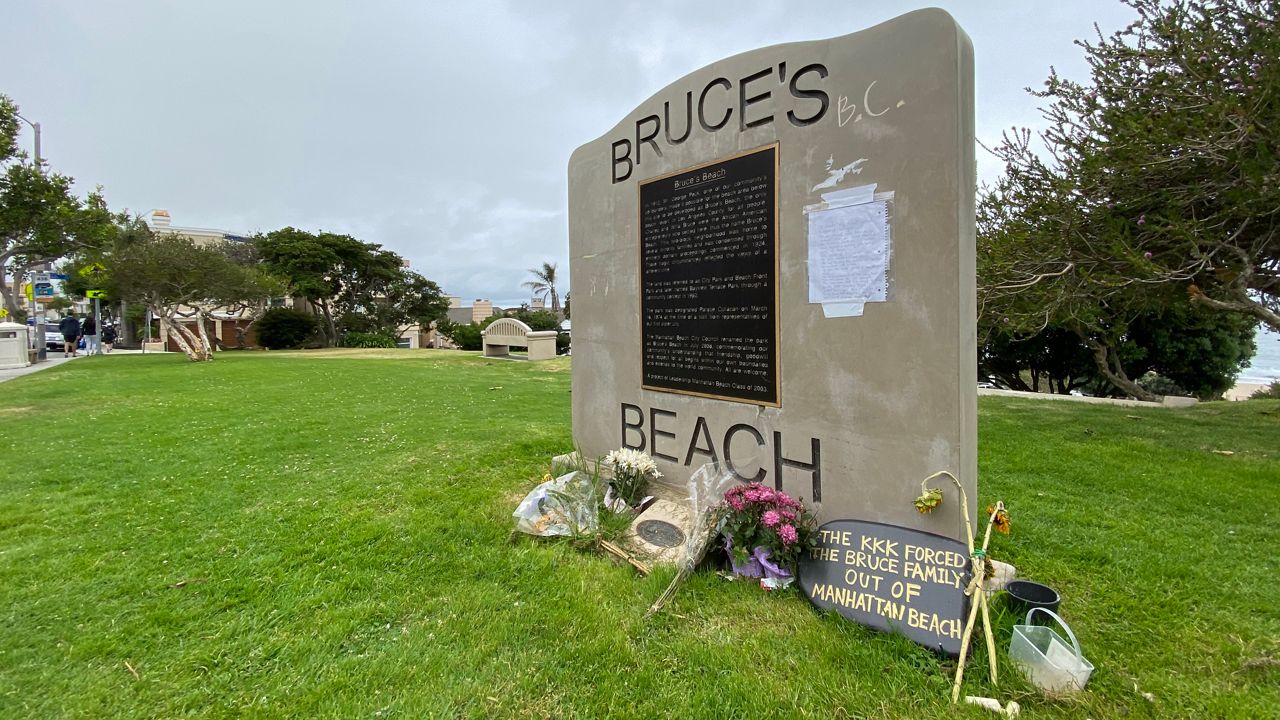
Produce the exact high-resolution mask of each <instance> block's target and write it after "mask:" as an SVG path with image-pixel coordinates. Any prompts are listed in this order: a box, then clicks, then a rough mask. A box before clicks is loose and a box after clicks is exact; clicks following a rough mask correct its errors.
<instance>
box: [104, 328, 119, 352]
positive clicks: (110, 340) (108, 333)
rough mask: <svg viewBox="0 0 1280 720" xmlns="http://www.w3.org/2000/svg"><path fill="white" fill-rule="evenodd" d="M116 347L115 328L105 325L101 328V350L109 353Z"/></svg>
mask: <svg viewBox="0 0 1280 720" xmlns="http://www.w3.org/2000/svg"><path fill="white" fill-rule="evenodd" d="M115 345H116V326H115V325H107V326H106V327H104V328H102V348H103V349H104V350H106V351H107V352H111V350H112V348H114V347H115Z"/></svg>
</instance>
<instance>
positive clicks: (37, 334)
mask: <svg viewBox="0 0 1280 720" xmlns="http://www.w3.org/2000/svg"><path fill="white" fill-rule="evenodd" d="M16 117H17V118H18V119H19V120H21V121H22V122H24V123H26V124H28V125H30V126H31V129H32V130H33V131H34V132H35V136H36V148H35V150H36V155H35V160H36V170H40V171H43V170H44V158H42V157H40V123H38V122H32V121H30V120H28V119H26V118H24V117H22V116H21V115H16ZM31 320H32V330H33V331H34V332H33V333H32V334H31V335H32V342H33V343H34V344H35V349H36V361H37V362H39V361H41V360H47V359H48V358H49V356H48V350H47V349H46V347H45V345H46V343H45V336H44V323H43V322H41V321H40V317H39V303H37V302H36V298H35V278H34V277H32V280H31Z"/></svg>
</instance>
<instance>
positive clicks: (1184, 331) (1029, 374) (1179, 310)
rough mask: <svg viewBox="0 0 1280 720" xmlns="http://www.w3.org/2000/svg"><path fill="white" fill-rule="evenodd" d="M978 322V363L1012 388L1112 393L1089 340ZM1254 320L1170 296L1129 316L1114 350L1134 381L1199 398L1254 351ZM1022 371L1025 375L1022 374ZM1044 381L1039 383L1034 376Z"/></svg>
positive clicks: (1058, 331)
mask: <svg viewBox="0 0 1280 720" xmlns="http://www.w3.org/2000/svg"><path fill="white" fill-rule="evenodd" d="M991 321H992V318H989V317H984V318H982V319H981V320H980V322H979V329H980V330H979V337H980V338H981V339H982V342H981V343H980V345H979V355H978V367H979V371H980V373H981V374H982V375H984V376H987V377H992V378H994V379H996V380H998V382H999V383H1000V384H1001V385H1003V386H1004V387H1008V388H1010V389H1013V390H1023V391H1031V392H1040V391H1041V390H1048V391H1049V392H1056V393H1059V394H1067V393H1069V392H1071V391H1073V390H1081V389H1082V390H1085V391H1086V392H1088V393H1089V394H1099V395H1109V394H1113V393H1115V388H1113V387H1112V386H1111V383H1109V381H1108V379H1107V378H1106V377H1105V376H1103V375H1102V374H1100V373H1099V372H1098V367H1097V365H1096V363H1095V362H1094V359H1093V357H1092V355H1091V352H1090V350H1089V348H1088V347H1087V346H1086V345H1085V344H1084V342H1083V341H1082V340H1081V339H1080V337H1079V336H1078V335H1077V334H1076V333H1074V332H1072V331H1070V330H1068V329H1066V328H1063V327H1059V326H1053V325H1050V326H1049V327H1047V328H1046V329H1044V330H1041V331H1040V332H1038V333H1036V334H1035V335H1033V336H1031V337H1029V338H1020V337H1018V336H1017V335H1016V334H1014V333H1011V332H1008V331H1006V330H1004V329H1003V326H1000V325H994V326H993V325H992V324H991ZM1254 326H1255V322H1254V321H1253V319H1252V318H1250V317H1249V316H1246V315H1241V314H1237V313H1223V312H1219V311H1215V310H1211V309H1208V308H1204V307H1201V306H1196V305H1192V304H1191V303H1189V302H1188V301H1187V300H1186V299H1185V298H1179V297H1174V298H1172V299H1170V301H1169V302H1168V303H1166V304H1164V305H1160V306H1155V307H1154V308H1153V309H1151V310H1148V311H1147V312H1144V313H1142V314H1140V315H1137V316H1136V317H1134V318H1133V319H1132V320H1130V321H1129V322H1128V323H1127V324H1126V325H1125V326H1124V330H1123V334H1122V335H1121V336H1120V338H1119V339H1118V340H1115V341H1113V350H1114V353H1115V356H1116V357H1117V358H1118V359H1119V361H1120V362H1121V363H1122V364H1123V366H1124V368H1125V369H1126V371H1127V373H1129V374H1131V375H1132V376H1134V377H1139V378H1142V379H1140V380H1139V382H1138V384H1139V386H1141V387H1142V388H1144V389H1145V390H1147V391H1149V392H1151V393H1153V394H1155V395H1165V394H1174V395H1193V396H1195V397H1198V398H1200V399H1202V400H1211V399H1214V398H1216V397H1219V396H1221V394H1222V393H1223V392H1224V391H1226V390H1227V389H1229V388H1230V387H1231V386H1232V385H1233V384H1234V383H1235V378H1236V376H1237V375H1238V374H1239V372H1240V370H1241V369H1242V368H1243V367H1244V366H1245V365H1247V364H1248V362H1249V358H1250V357H1252V356H1253V352H1254V350H1255V344H1254ZM1028 379H1029V380H1030V382H1028ZM1042 379H1043V380H1046V381H1047V387H1042V386H1041V380H1042Z"/></svg>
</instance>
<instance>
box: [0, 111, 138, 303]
mask: <svg viewBox="0 0 1280 720" xmlns="http://www.w3.org/2000/svg"><path fill="white" fill-rule="evenodd" d="M18 123H19V120H18V107H17V105H15V104H14V103H13V102H12V101H11V100H10V99H9V98H7V97H5V96H4V95H0V297H2V298H3V301H4V303H5V306H6V307H7V308H8V309H9V312H10V313H16V311H17V309H18V305H20V304H21V302H20V298H19V297H18V294H17V293H16V292H14V290H15V288H11V287H10V286H9V277H10V276H11V275H18V276H21V275H22V274H23V273H25V272H27V271H28V270H30V269H32V268H34V267H37V266H40V265H43V264H45V263H51V262H54V261H56V260H58V259H59V258H62V257H64V256H67V255H70V254H72V253H75V252H81V251H85V250H92V249H94V248H96V247H98V246H100V245H101V244H102V243H103V242H104V241H105V240H106V239H107V238H108V237H109V236H110V234H111V232H112V222H113V218H112V216H111V215H110V213H108V212H107V209H106V201H105V200H104V199H103V196H102V192H101V190H100V189H99V190H94V191H93V192H91V193H89V194H88V195H87V196H86V197H85V198H84V199H81V198H78V197H76V196H75V195H74V194H73V193H72V190H71V186H72V184H73V180H72V179H71V178H70V177H68V176H66V175H61V174H59V173H56V172H46V171H45V170H44V169H43V168H41V167H37V166H36V164H35V162H34V160H32V159H30V158H28V157H27V155H26V153H23V152H20V151H19V150H18V149H17V145H16V138H17V133H18V129H19V127H20V126H19V125H18Z"/></svg>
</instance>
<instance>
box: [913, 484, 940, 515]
mask: <svg viewBox="0 0 1280 720" xmlns="http://www.w3.org/2000/svg"><path fill="white" fill-rule="evenodd" d="M941 504H942V491H941V490H939V489H938V488H929V489H928V490H926V491H925V493H924V494H923V495H921V496H920V497H918V498H916V500H915V505H916V510H917V511H918V512H920V513H922V514H923V513H931V512H933V509H934V508H936V507H938V506H939V505H941Z"/></svg>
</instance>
